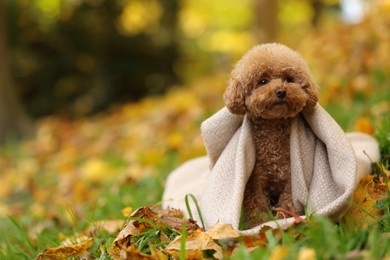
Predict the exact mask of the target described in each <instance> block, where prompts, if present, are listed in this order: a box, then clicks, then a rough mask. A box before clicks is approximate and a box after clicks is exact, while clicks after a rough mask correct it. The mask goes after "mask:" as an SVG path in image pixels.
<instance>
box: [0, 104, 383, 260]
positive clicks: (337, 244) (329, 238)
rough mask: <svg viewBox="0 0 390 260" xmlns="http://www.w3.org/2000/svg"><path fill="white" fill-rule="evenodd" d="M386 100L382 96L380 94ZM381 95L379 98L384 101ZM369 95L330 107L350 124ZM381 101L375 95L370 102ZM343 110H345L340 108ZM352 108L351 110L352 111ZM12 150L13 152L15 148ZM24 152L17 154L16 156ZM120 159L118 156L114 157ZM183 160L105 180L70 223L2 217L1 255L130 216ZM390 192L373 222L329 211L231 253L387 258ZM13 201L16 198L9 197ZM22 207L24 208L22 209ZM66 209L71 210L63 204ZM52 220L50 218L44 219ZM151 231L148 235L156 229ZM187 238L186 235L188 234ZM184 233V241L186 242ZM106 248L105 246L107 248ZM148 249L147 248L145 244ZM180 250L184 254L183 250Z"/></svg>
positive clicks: (107, 238)
mask: <svg viewBox="0 0 390 260" xmlns="http://www.w3.org/2000/svg"><path fill="white" fill-rule="evenodd" d="M381 100H383V99H381ZM381 100H379V101H381ZM364 102H367V100H362V102H356V105H354V106H353V107H351V108H350V110H349V111H346V110H345V109H341V107H340V106H336V105H330V106H329V107H327V109H328V110H329V111H330V113H331V114H332V115H333V116H334V115H336V116H335V117H336V120H337V121H338V122H339V123H340V124H341V125H342V126H343V127H344V128H348V125H349V124H350V122H351V117H350V115H351V114H355V115H361V114H362V113H363V114H364V111H365V110H367V109H368V105H367V103H365V104H363V103H364ZM376 102H378V100H376V99H375V100H374V99H373V100H370V103H368V104H369V106H371V105H372V104H374V103H376ZM340 111H344V112H340ZM351 111H352V112H351ZM383 118H384V119H382V120H381V121H378V125H377V126H376V129H377V132H376V138H377V140H378V141H379V143H380V149H381V154H382V158H383V161H382V163H383V164H384V165H385V166H386V167H387V168H388V169H389V167H390V161H389V154H390V136H389V133H390V119H389V117H387V118H386V117H383ZM15 145H16V144H11V143H9V144H8V145H7V146H6V147H5V148H3V149H9V150H12V151H13V150H15V151H17V149H15ZM10 154H11V153H10ZM18 156H22V155H15V158H18ZM109 160H112V161H113V162H115V163H118V164H120V163H121V161H116V158H115V157H112V158H111V157H110V158H109ZM177 164H178V160H177V154H174V153H172V154H167V156H166V159H165V160H164V161H163V162H162V163H161V165H156V167H155V168H156V169H157V171H156V172H155V173H154V174H153V175H151V177H147V178H143V179H141V180H138V181H133V182H131V181H130V182H128V183H122V184H121V185H118V184H115V183H114V184H113V183H111V184H102V186H99V187H95V188H98V189H101V190H102V192H101V193H100V196H101V198H100V200H99V201H100V204H99V205H96V204H91V205H89V204H83V205H81V207H82V211H83V212H88V214H87V215H86V216H84V217H83V218H82V219H79V218H78V217H77V216H76V214H74V215H75V218H74V219H73V221H72V222H71V223H69V222H66V221H64V220H63V219H48V220H45V219H33V218H31V217H29V216H28V215H23V214H21V217H18V218H14V217H9V218H3V219H0V223H1V224H0V234H1V236H0V259H34V258H35V257H36V256H37V255H38V254H39V253H41V252H42V251H43V250H45V249H46V248H50V247H56V246H58V245H60V243H61V241H62V240H63V238H64V237H71V236H72V235H74V234H77V233H79V232H82V231H83V230H84V228H85V227H86V226H88V225H89V224H90V223H93V222H94V221H97V220H103V219H125V217H124V216H122V214H121V210H122V209H123V208H124V207H128V206H130V207H132V208H133V209H135V208H137V207H141V206H145V205H148V204H154V203H158V202H159V200H160V198H161V195H162V192H163V186H164V181H165V179H166V177H167V174H168V173H169V172H170V171H171V170H172V169H174V168H175V167H176V166H177ZM389 198H390V193H389V196H388V198H386V199H387V200H386V199H385V200H382V202H381V203H382V204H380V205H378V206H381V207H382V208H383V209H384V212H385V214H384V215H383V217H382V218H381V219H380V220H379V221H378V223H376V224H374V225H372V226H370V227H365V228H361V227H355V228H354V227H351V226H349V225H345V224H342V223H334V222H332V221H330V220H329V219H328V218H326V217H319V216H317V217H314V218H313V219H311V220H310V221H309V222H308V224H301V225H298V226H296V227H294V228H292V229H289V230H287V231H277V232H270V231H267V233H266V237H267V241H268V242H267V243H266V245H265V246H264V247H258V248H256V249H255V250H248V248H246V247H245V246H244V245H243V243H241V244H240V246H238V248H237V249H236V250H235V251H234V252H233V254H232V256H231V259H269V258H270V257H271V255H272V254H273V253H275V248H277V247H280V246H282V247H283V248H286V250H287V252H288V253H287V256H286V259H296V258H297V256H298V255H299V254H300V252H301V250H303V249H304V248H312V249H314V250H315V252H316V257H317V259H345V258H348V257H352V256H353V255H355V256H356V258H354V259H383V258H384V257H385V256H387V257H389V256H390V236H389V233H388V232H390V199H389ZM12 199H13V200H15V201H16V200H22V201H24V205H27V204H29V203H31V202H32V198H31V196H29V194H28V193H26V194H24V193H23V192H21V193H19V194H18V197H14V198H12ZM9 203H12V201H9ZM22 210H23V209H22ZM61 210H62V211H64V212H65V211H72V210H73V209H71V208H70V207H69V209H61ZM45 221H47V222H45ZM42 223H48V224H47V226H44V227H43V229H42V230H41V231H40V232H39V234H38V236H37V237H35V238H34V237H32V236H31V231H32V230H33V229H34V228H36V226H37V225H41V224H42ZM155 231H156V230H154V231H153V232H149V233H148V234H147V235H149V236H152V235H153V234H155ZM114 239H115V237H114V235H112V234H109V233H107V232H105V231H98V234H97V235H96V237H95V239H94V246H93V247H92V248H91V249H90V250H89V251H90V252H91V255H92V257H93V258H94V259H110V258H109V256H108V255H107V254H102V253H101V252H102V251H101V250H100V249H101V248H105V249H106V251H107V249H108V248H109V247H110V245H111V243H112V242H113V240H114ZM184 239H185V238H184ZM184 239H183V243H184ZM139 242H140V243H142V245H143V246H144V245H146V243H147V238H145V237H142V236H140V240H139ZM103 252H104V250H103ZM146 252H147V250H146ZM183 254H184V253H183V251H181V255H183Z"/></svg>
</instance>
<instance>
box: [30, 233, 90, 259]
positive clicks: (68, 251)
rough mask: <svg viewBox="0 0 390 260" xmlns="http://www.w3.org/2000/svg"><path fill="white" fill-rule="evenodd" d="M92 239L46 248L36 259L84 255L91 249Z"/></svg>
mask: <svg viewBox="0 0 390 260" xmlns="http://www.w3.org/2000/svg"><path fill="white" fill-rule="evenodd" d="M92 245H93V242H92V238H90V239H88V240H86V241H84V242H81V243H78V244H74V245H69V246H59V247H53V248H48V249H46V250H45V251H43V252H42V253H41V254H39V255H38V256H37V259H42V260H43V259H65V258H67V257H70V256H74V255H81V254H84V253H85V252H86V251H87V250H88V249H89V248H90V247H92Z"/></svg>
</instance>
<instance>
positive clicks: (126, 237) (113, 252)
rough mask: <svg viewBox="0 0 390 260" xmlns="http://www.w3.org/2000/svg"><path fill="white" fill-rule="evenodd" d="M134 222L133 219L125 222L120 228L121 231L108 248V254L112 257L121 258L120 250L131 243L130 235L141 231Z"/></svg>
mask: <svg viewBox="0 0 390 260" xmlns="http://www.w3.org/2000/svg"><path fill="white" fill-rule="evenodd" d="M134 223H135V221H134V220H132V221H130V222H129V223H127V225H126V226H125V227H124V228H123V229H122V230H121V232H120V233H119V234H118V236H117V237H116V239H115V240H114V242H113V243H112V245H111V246H110V248H109V249H108V254H109V255H110V256H111V257H112V258H113V259H121V258H120V254H121V250H122V249H123V248H127V247H128V246H130V245H131V243H130V239H131V236H134V235H137V234H139V233H141V232H142V230H140V228H139V227H136V226H135V225H134Z"/></svg>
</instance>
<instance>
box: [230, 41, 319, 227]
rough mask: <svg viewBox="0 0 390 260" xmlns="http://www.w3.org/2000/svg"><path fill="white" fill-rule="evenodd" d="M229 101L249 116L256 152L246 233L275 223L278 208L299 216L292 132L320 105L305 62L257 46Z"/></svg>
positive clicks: (275, 47) (236, 72) (240, 68)
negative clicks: (303, 113) (294, 191)
mask: <svg viewBox="0 0 390 260" xmlns="http://www.w3.org/2000/svg"><path fill="white" fill-rule="evenodd" d="M224 100H225V104H226V107H227V108H228V109H229V110H230V111H231V112H232V113H234V114H240V115H244V114H246V115H247V116H248V118H249V119H250V122H251V124H252V134H253V139H254V143H255V147H256V161H255V166H254V169H253V171H252V174H251V176H250V178H249V180H248V182H247V184H246V188H245V193H244V200H243V219H242V221H241V224H242V227H243V228H245V229H246V228H250V227H253V226H256V225H259V224H261V223H263V222H265V221H267V220H270V214H272V211H273V209H275V208H282V209H285V210H288V211H292V212H296V210H295V209H294V205H293V202H292V194H291V169H290V126H291V121H292V120H293V118H294V117H296V116H297V115H298V114H299V113H300V112H301V111H303V110H304V109H312V108H313V107H314V106H315V104H316V103H317V89H316V86H315V84H314V83H313V80H312V77H311V75H310V71H309V69H308V66H307V65H306V63H305V61H304V60H303V58H302V57H301V56H300V55H299V54H298V53H296V52H294V51H293V50H291V49H289V48H288V47H286V46H284V45H281V44H276V43H270V44H262V45H257V46H255V47H253V48H252V49H251V50H249V51H248V53H247V54H245V55H244V56H243V57H242V58H241V60H239V61H238V63H237V64H236V65H235V67H234V69H233V71H232V73H231V79H230V82H229V86H228V88H227V89H226V91H225V93H224ZM297 213H298V212H297Z"/></svg>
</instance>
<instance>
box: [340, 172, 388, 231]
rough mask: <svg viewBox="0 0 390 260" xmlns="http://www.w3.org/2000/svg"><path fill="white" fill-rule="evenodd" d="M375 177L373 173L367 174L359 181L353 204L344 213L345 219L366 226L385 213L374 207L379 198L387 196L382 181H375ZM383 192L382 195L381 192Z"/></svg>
mask: <svg viewBox="0 0 390 260" xmlns="http://www.w3.org/2000/svg"><path fill="white" fill-rule="evenodd" d="M373 178H374V176H373V175H366V176H364V177H363V179H362V180H361V181H360V182H359V184H358V186H357V187H356V189H355V192H354V194H353V197H352V205H351V206H350V207H349V209H348V210H347V212H346V213H345V215H344V220H345V221H347V222H348V221H351V222H352V223H351V224H354V225H356V226H359V227H361V226H363V227H366V226H368V225H370V224H372V223H375V222H376V221H377V218H378V217H379V216H381V215H382V214H383V211H382V210H378V209H376V208H374V205H375V204H376V202H377V200H378V199H380V198H383V196H385V194H386V191H385V190H383V189H382V186H381V184H380V183H374V181H373ZM378 185H379V186H378ZM378 187H379V188H378ZM383 192H384V194H382V196H381V195H380V193H383Z"/></svg>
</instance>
